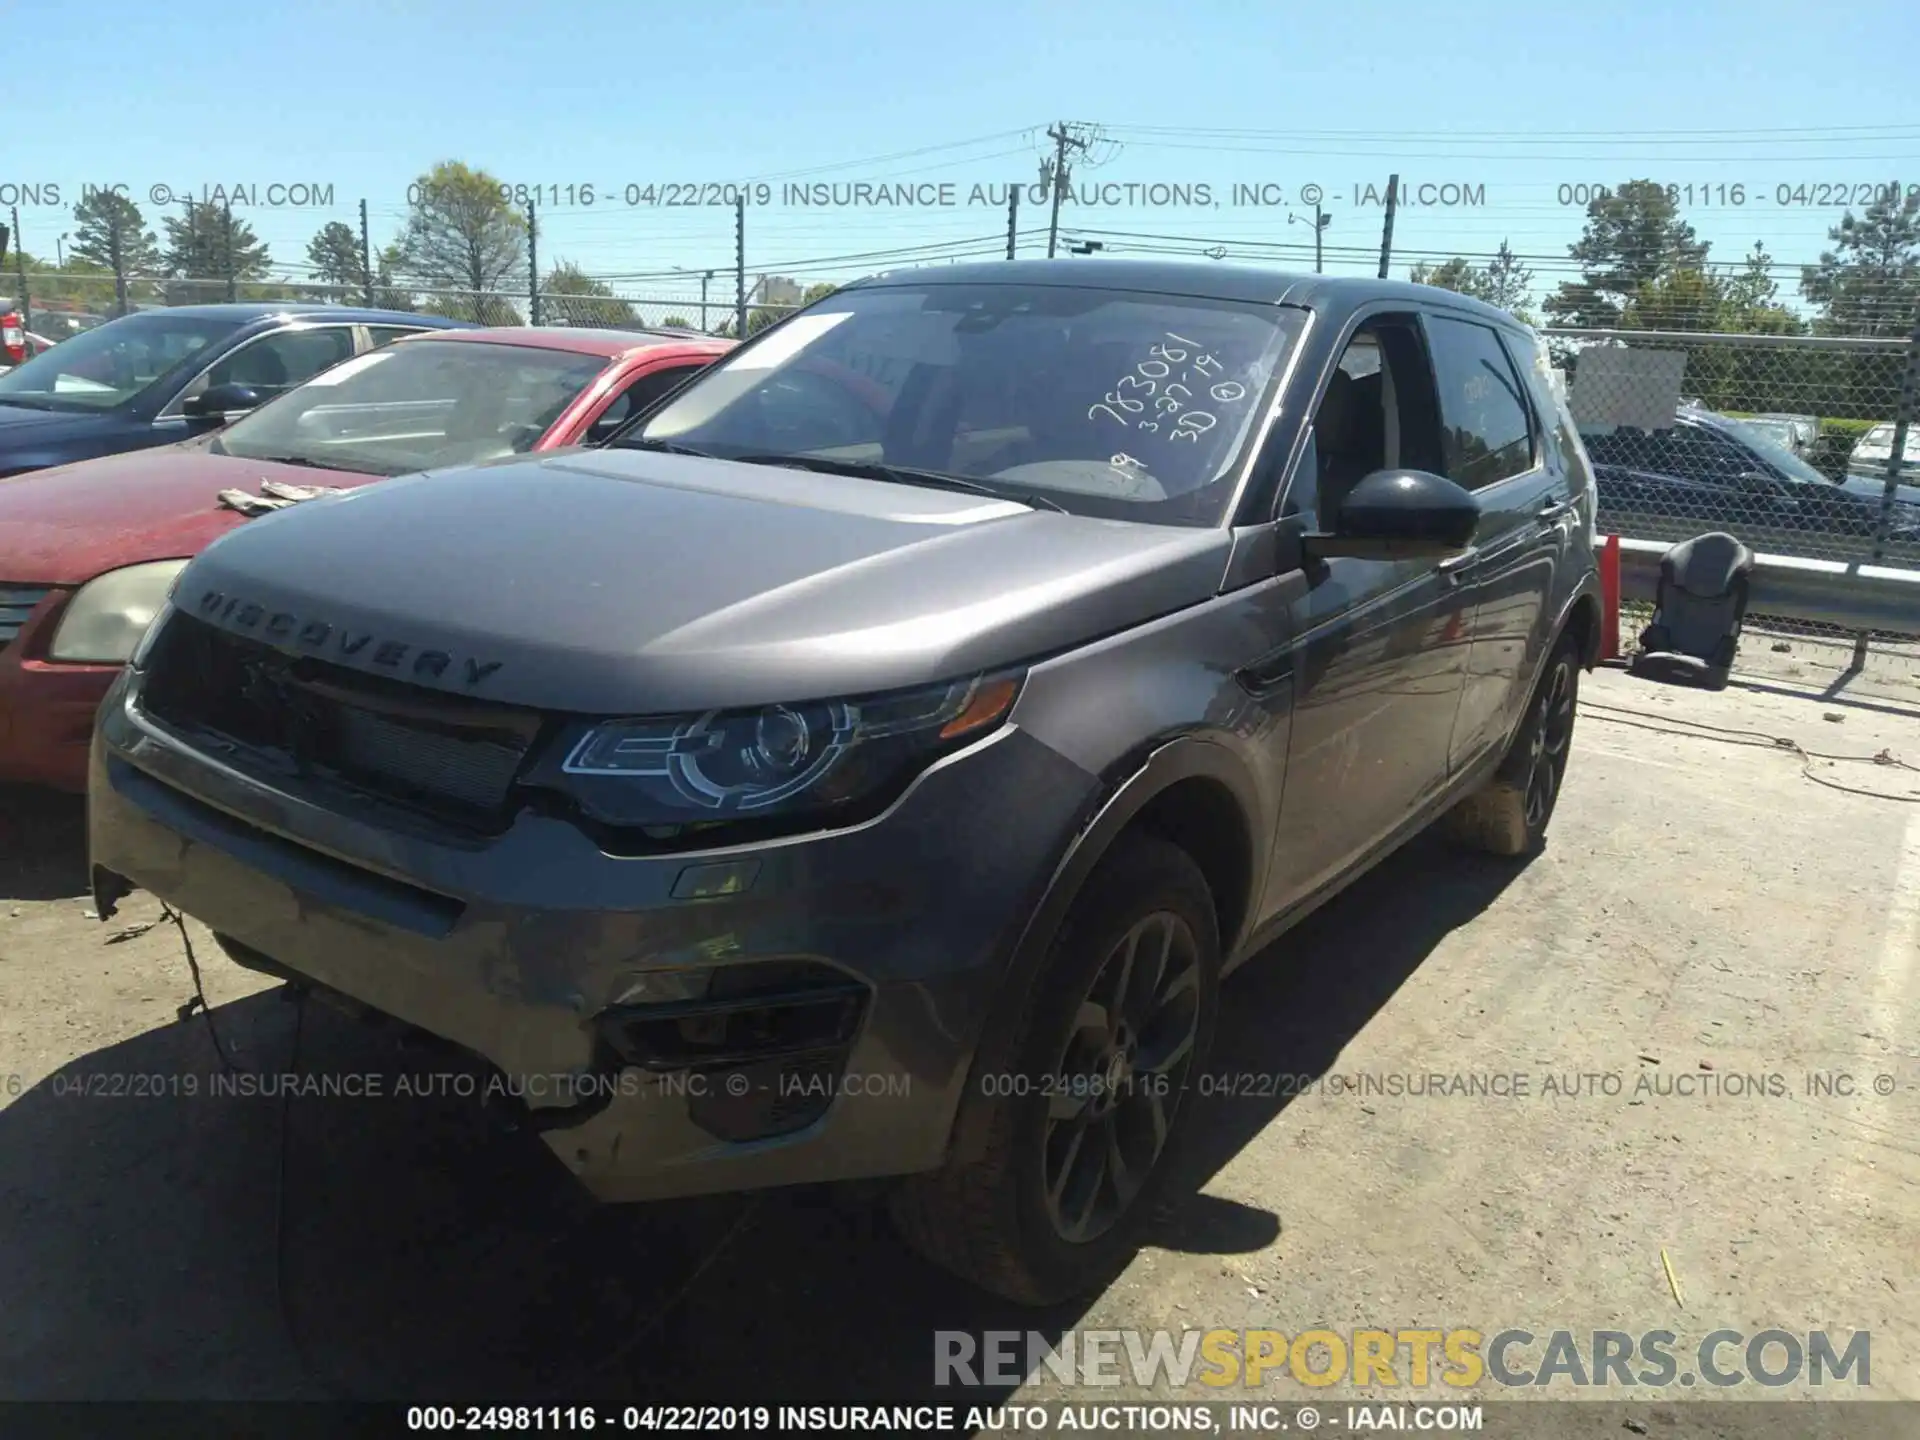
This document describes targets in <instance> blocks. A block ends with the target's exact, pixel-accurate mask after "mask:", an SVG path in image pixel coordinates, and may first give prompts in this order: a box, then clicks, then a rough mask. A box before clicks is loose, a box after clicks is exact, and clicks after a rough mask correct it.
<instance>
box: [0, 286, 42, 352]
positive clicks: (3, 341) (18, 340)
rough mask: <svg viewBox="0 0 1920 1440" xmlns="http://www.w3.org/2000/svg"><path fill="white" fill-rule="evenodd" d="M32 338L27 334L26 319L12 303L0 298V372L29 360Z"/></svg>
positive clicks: (32, 349)
mask: <svg viewBox="0 0 1920 1440" xmlns="http://www.w3.org/2000/svg"><path fill="white" fill-rule="evenodd" d="M33 339H34V337H33V336H31V335H29V334H28V333H27V321H26V317H25V316H24V315H22V314H21V313H20V310H19V308H18V307H17V306H16V305H15V304H14V303H13V301H11V300H9V299H7V298H6V297H5V296H0V370H11V369H12V368H13V367H14V366H16V365H21V364H24V363H25V362H26V361H28V360H30V359H31V358H32V357H33V355H34V353H35V351H34V348H33V343H32V342H33Z"/></svg>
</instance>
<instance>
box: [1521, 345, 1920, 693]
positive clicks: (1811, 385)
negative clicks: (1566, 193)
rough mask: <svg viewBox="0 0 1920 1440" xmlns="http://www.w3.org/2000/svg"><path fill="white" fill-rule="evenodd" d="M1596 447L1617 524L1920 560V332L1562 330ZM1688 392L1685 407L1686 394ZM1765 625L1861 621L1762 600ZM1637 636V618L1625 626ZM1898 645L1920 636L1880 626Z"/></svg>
mask: <svg viewBox="0 0 1920 1440" xmlns="http://www.w3.org/2000/svg"><path fill="white" fill-rule="evenodd" d="M1542 333H1543V335H1544V336H1545V337H1546V339H1547V343H1548V347H1549V349H1550V351H1551V352H1552V354H1553V355H1554V358H1555V360H1556V362H1557V363H1558V364H1560V365H1561V366H1562V367H1563V368H1564V370H1565V372H1566V375H1567V381H1568V389H1569V392H1570V400H1571V405H1572V409H1573V412H1574V418H1575V420H1576V422H1577V423H1578V425H1579V427H1580V431H1581V436H1582V439H1583V440H1584V441H1585V444H1586V447H1587V451H1588V454H1589V456H1590V457H1591V458H1592V460H1593V464H1594V473H1595V478H1596V480H1597V482H1598V487H1599V499H1600V513H1599V524H1600V529H1601V530H1602V532H1603V533H1608V534H1617V535H1622V536H1627V537H1631V538H1633V539H1638V540H1655V541H1680V540H1686V539H1690V538H1692V537H1693V536H1696V535H1700V534H1704V533H1707V532H1709V531H1716V530H1717V531H1725V532H1726V533H1728V534H1731V535H1733V536H1735V537H1736V538H1737V539H1739V540H1741V541H1742V542H1744V543H1745V544H1746V545H1747V546H1749V547H1750V548H1751V549H1753V550H1755V551H1757V552H1763V553H1766V554H1772V555H1783V556H1798V557H1804V558H1807V559H1815V560H1837V561H1842V562H1849V563H1861V564H1874V565H1883V566H1891V567H1896V568H1900V569H1912V570H1916V571H1920V424H1914V425H1912V426H1911V427H1910V430H1909V434H1908V437H1907V440H1906V445H1905V453H1904V462H1903V463H1902V465H1901V466H1900V473H1899V475H1898V476H1897V477H1896V476H1895V474H1894V465H1893V460H1894V455H1893V450H1892V441H1893V438H1894V432H1895V429H1896V426H1897V425H1898V423H1899V421H1900V420H1901V418H1902V415H1903V414H1905V416H1906V418H1907V419H1909V420H1911V419H1912V418H1913V416H1912V414H1911V412H1912V409H1913V405H1914V395H1915V391H1916V387H1920V376H1916V375H1915V373H1914V372H1915V368H1916V365H1917V364H1920V345H1917V344H1915V343H1910V342H1909V341H1908V340H1907V339H1904V338H1893V337H1891V336H1876V337H1866V338H1852V337H1832V336H1789V335H1749V334H1713V333H1690V332H1684V331H1662V330H1641V331H1635V330H1572V329H1552V328H1549V329H1546V330H1544V331H1543V332H1542ZM1676 395H1677V396H1678V397H1679V403H1678V405H1677V406H1676V405H1675V403H1674V401H1675V396H1676ZM1748 623H1749V625H1750V627H1751V628H1753V629H1755V630H1757V631H1759V632H1761V633H1762V634H1763V635H1765V634H1768V633H1773V634H1776V635H1779V636H1782V637H1787V636H1798V637H1801V638H1802V639H1804V640H1808V641H1825V642H1829V643H1843V644H1854V643H1855V642H1856V641H1857V639H1858V638H1859V637H1858V636H1857V635H1856V634H1855V633H1854V632H1849V631H1843V630H1840V629H1838V628H1836V627H1833V626H1827V625H1816V624H1810V623H1806V622H1802V621H1797V620H1791V619H1786V618H1784V617H1777V616H1768V615H1765V614H1755V615H1752V616H1750V617H1749V622H1748ZM1623 630H1625V631H1626V632H1627V633H1625V634H1623V639H1630V638H1632V636H1631V628H1630V627H1623ZM1869 639H1871V640H1873V641H1875V642H1877V643H1878V645H1879V647H1880V648H1882V649H1886V650H1889V651H1890V652H1891V653H1896V654H1900V655H1905V654H1906V653H1907V652H1908V651H1910V650H1912V649H1913V648H1914V641H1913V638H1912V637H1910V636H1891V635H1888V636H1880V635H1871V636H1869Z"/></svg>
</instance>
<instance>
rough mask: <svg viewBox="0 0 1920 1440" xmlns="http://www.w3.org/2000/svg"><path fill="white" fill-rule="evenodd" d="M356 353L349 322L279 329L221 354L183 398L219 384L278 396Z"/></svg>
mask: <svg viewBox="0 0 1920 1440" xmlns="http://www.w3.org/2000/svg"><path fill="white" fill-rule="evenodd" d="M352 354H353V331H352V330H351V329H350V328H349V327H347V326H345V325H322V326H314V327H312V328H309V329H298V330H280V331H276V332H275V333H273V334H271V335H263V336H261V337H260V338H259V339H258V340H251V341H248V342H247V343H246V344H245V345H242V346H241V347H240V348H239V349H238V350H235V351H234V352H233V353H232V354H229V355H223V356H221V357H220V359H218V360H217V361H215V362H214V363H213V365H212V366H211V367H210V368H209V369H208V370H207V372H206V373H205V374H204V375H202V376H200V378H199V379H197V380H195V381H194V382H193V383H192V384H191V385H189V386H188V387H187V388H186V389H185V390H184V391H182V392H181V399H186V398H188V397H190V396H193V395H198V394H200V393H201V392H202V391H204V390H207V389H209V388H211V387H212V386H215V385H251V386H252V387H253V388H254V389H256V390H258V391H260V392H261V393H262V394H264V395H267V396H273V395H277V394H279V393H280V392H282V391H284V390H291V389H292V388H293V387H294V386H295V385H300V384H304V383H305V382H306V381H308V380H311V379H312V378H313V377H314V376H316V375H318V374H319V373H320V372H321V371H322V370H325V369H326V368H327V367H328V366H330V365H336V364H338V363H339V362H340V361H342V360H345V359H347V358H348V357H349V356H351V355H352Z"/></svg>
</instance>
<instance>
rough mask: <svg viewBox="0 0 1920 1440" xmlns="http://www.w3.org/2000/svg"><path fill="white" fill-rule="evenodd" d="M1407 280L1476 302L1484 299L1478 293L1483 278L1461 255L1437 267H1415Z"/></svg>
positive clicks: (1482, 283) (1481, 286) (1469, 261)
mask: <svg viewBox="0 0 1920 1440" xmlns="http://www.w3.org/2000/svg"><path fill="white" fill-rule="evenodd" d="M1408 278H1409V279H1411V280H1412V281H1413V283H1414V284H1416V285H1433V286H1437V287H1438V288H1440V289H1442V290H1452V291H1453V292H1455V293H1456V294H1459V295H1471V296H1473V298H1474V299H1476V300H1479V299H1484V298H1485V297H1484V296H1482V295H1481V293H1480V291H1481V289H1482V288H1483V285H1484V279H1483V277H1482V276H1481V274H1480V272H1479V271H1478V270H1476V269H1474V268H1473V262H1472V261H1471V260H1468V259H1466V258H1465V257H1464V256H1461V255H1456V256H1454V257H1453V258H1452V259H1451V260H1446V261H1442V262H1441V263H1440V264H1438V265H1424V264H1422V265H1416V266H1414V267H1413V272H1412V274H1411V275H1409V276H1408Z"/></svg>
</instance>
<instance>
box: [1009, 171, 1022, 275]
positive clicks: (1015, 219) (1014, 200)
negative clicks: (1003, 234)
mask: <svg viewBox="0 0 1920 1440" xmlns="http://www.w3.org/2000/svg"><path fill="white" fill-rule="evenodd" d="M1019 229H1020V187H1019V186H1018V185H1009V186H1008V187H1007V258H1008V259H1009V260H1011V259H1013V239H1014V236H1015V235H1016V234H1017V233H1018V232H1019Z"/></svg>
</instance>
